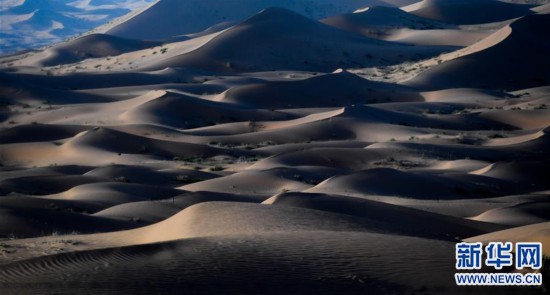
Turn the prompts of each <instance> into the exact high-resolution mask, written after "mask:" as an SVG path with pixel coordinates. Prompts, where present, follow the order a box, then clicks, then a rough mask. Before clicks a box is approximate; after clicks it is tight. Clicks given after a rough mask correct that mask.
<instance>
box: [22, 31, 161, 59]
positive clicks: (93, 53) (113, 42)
mask: <svg viewBox="0 0 550 295" xmlns="http://www.w3.org/2000/svg"><path fill="white" fill-rule="evenodd" d="M158 45H160V43H158V42H144V41H139V40H130V39H124V38H120V37H115V36H111V35H105V34H91V35H86V36H83V37H80V38H78V39H75V40H71V41H69V42H68V43H66V44H60V45H58V46H54V47H52V48H49V49H48V50H45V51H44V52H43V54H41V55H37V56H34V57H33V58H32V59H34V60H36V63H37V65H40V66H56V65H60V64H69V63H74V62H77V61H81V60H84V59H87V58H97V57H108V56H115V55H120V54H122V53H126V52H131V51H136V50H140V49H144V48H149V47H155V46H158Z"/></svg>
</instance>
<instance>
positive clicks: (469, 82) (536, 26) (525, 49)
mask: <svg viewBox="0 0 550 295" xmlns="http://www.w3.org/2000/svg"><path fill="white" fill-rule="evenodd" d="M549 26H550V15H546V14H541V15H531V16H526V17H524V18H521V19H519V20H517V21H515V22H513V23H512V24H511V25H510V28H503V29H502V30H511V32H510V33H509V35H508V36H507V37H506V38H504V40H502V41H501V42H499V43H497V44H495V45H493V46H491V47H489V48H486V49H484V50H481V51H479V52H476V53H473V54H469V55H466V56H462V57H459V58H457V59H454V60H451V61H448V62H446V63H444V64H442V65H439V66H436V67H435V68H432V69H430V70H428V71H426V72H424V73H422V74H420V75H419V76H417V77H415V78H414V79H413V80H411V81H409V82H407V83H406V84H408V85H411V86H415V87H418V88H422V89H432V90H433V89H443V88H447V87H449V86H451V85H452V86H453V87H474V88H475V87H477V88H492V89H508V90H518V89H525V88H530V87H537V86H543V85H547V84H548V82H549V81H550V71H549V69H550V60H549V59H548V58H547V52H548V51H549V50H550V33H549V32H548V30H547V29H546V28H547V27H549ZM495 34H501V33H499V32H497V33H495ZM488 38H490V37H488ZM481 42H483V41H481ZM480 77H482V79H480Z"/></svg>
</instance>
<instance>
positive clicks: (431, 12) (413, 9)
mask: <svg viewBox="0 0 550 295" xmlns="http://www.w3.org/2000/svg"><path fill="white" fill-rule="evenodd" d="M531 7H533V6H531V5H520V4H511V3H505V2H502V1H497V0H424V1H422V2H419V3H416V4H412V5H410V6H407V7H405V8H403V9H404V10H405V11H408V12H410V13H412V14H414V15H417V16H421V17H425V18H430V19H434V20H438V21H442V22H447V23H454V24H481V23H491V22H498V21H504V20H508V19H513V18H516V17H521V16H525V15H528V14H531V13H532V11H530V8H531ZM488 11H490V12H491V13H487V12H488Z"/></svg>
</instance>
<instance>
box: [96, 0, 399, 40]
mask: <svg viewBox="0 0 550 295" xmlns="http://www.w3.org/2000/svg"><path fill="white" fill-rule="evenodd" d="M367 5H368V6H370V5H384V1H377V0H363V1H361V0H345V1H340V3H339V5H332V4H331V3H330V1H326V0H315V1H303V0H300V1H288V0H285V1H273V0H262V1H255V2H254V3H248V2H246V5H244V3H243V1H242V0H232V1H224V2H223V3H218V2H216V3H215V5H214V4H213V1H186V2H181V1H176V0H162V1H158V3H154V4H153V5H152V6H151V7H147V8H144V9H143V10H142V11H141V12H139V13H137V14H135V15H134V16H133V17H131V18H130V19H128V20H126V21H124V22H123V23H120V24H116V23H115V25H114V26H106V27H105V28H103V30H105V31H106V33H107V34H110V35H115V36H120V37H125V38H133V39H141V40H164V39H168V38H170V37H174V36H178V35H184V34H190V33H198V32H201V31H204V30H206V29H208V28H210V27H213V26H215V25H217V24H219V23H223V22H233V23H235V22H240V21H242V20H244V19H246V18H247V17H248V16H250V15H252V14H254V13H256V12H258V11H260V10H262V9H265V8H268V7H273V6H279V7H283V8H287V9H290V10H293V11H296V12H298V13H302V14H307V16H308V17H312V18H322V17H326V16H329V15H333V14H338V13H343V12H352V11H354V10H355V9H358V8H360V7H362V6H367ZM386 5H388V4H386Z"/></svg>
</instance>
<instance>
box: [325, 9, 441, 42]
mask: <svg viewBox="0 0 550 295" xmlns="http://www.w3.org/2000/svg"><path fill="white" fill-rule="evenodd" d="M322 22H323V23H325V24H328V25H331V26H334V27H337V28H340V29H343V30H346V31H352V32H356V33H360V34H364V35H367V36H372V37H374V36H377V35H378V34H380V35H382V36H383V30H384V29H386V30H387V29H392V30H395V29H401V28H410V29H418V30H428V29H436V28H447V27H450V26H449V25H447V24H445V23H441V22H438V21H434V20H431V19H426V18H423V17H419V16H416V15H412V14H409V13H407V12H405V11H403V10H401V9H399V8H395V7H383V6H377V7H371V8H369V9H367V10H365V11H361V12H356V13H350V14H343V15H338V16H334V17H330V18H327V19H324V20H322Z"/></svg>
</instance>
